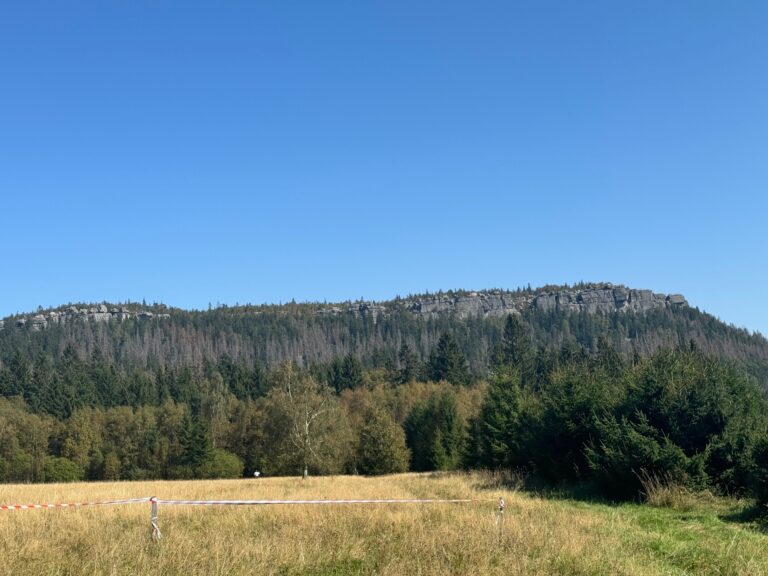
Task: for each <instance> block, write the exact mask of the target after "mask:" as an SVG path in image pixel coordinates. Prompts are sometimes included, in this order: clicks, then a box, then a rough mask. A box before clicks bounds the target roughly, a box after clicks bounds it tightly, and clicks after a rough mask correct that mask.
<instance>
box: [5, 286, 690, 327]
mask: <svg viewBox="0 0 768 576" xmlns="http://www.w3.org/2000/svg"><path fill="white" fill-rule="evenodd" d="M300 306H305V307H306V306H310V305H300ZM684 306H688V301H687V300H686V299H685V297H683V296H682V295H680V294H657V293H655V292H652V291H651V290H636V289H632V288H627V287H625V286H614V285H613V284H608V283H604V284H585V285H579V286H578V287H573V288H569V287H562V288H554V289H539V290H525V291H517V292H511V291H504V290H484V291H479V292H447V293H444V292H440V293H437V294H427V295H421V296H410V297H408V298H402V299H397V300H391V301H388V302H380V303H377V302H366V301H360V302H354V303H350V302H348V303H345V304H323V305H319V307H314V308H312V309H313V310H314V313H316V314H317V315H319V316H341V315H347V314H353V315H358V316H363V317H370V318H373V320H374V321H376V320H377V319H378V318H380V317H384V316H389V315H391V314H395V313H403V312H405V313H410V314H414V315H415V316H417V317H420V318H423V319H429V318H437V317H440V316H450V317H452V318H456V319H459V320H463V319H467V318H489V317H495V316H506V315H507V314H520V313H521V312H524V311H526V310H535V311H538V312H560V311H562V312H586V313H589V314H597V313H601V314H611V313H614V312H645V311H648V310H653V309H657V308H679V307H684ZM129 318H137V319H139V320H149V319H152V318H156V319H166V318H170V314H159V313H153V312H150V311H148V310H143V309H140V308H136V307H135V306H132V307H126V306H117V307H114V306H113V307H109V306H107V305H106V304H98V305H95V306H93V305H91V306H85V307H80V308H78V307H77V306H68V307H66V308H59V309H57V310H50V311H47V312H40V313H37V314H29V315H25V316H20V317H16V318H15V319H14V320H12V324H13V325H15V326H16V328H25V329H28V330H32V331H40V330H43V329H45V328H48V327H49V326H51V325H60V324H68V323H72V322H75V321H89V322H111V321H118V322H122V321H124V320H128V319H129ZM2 328H3V324H2V323H0V330H2Z"/></svg>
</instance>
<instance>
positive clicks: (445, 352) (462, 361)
mask: <svg viewBox="0 0 768 576" xmlns="http://www.w3.org/2000/svg"><path fill="white" fill-rule="evenodd" d="M429 377H430V378H431V379H432V380H434V381H435V382H439V381H440V380H445V381H447V382H450V383H451V384H456V385H459V386H468V385H469V384H470V381H471V376H470V374H469V367H468V365H467V359H466V357H465V356H464V353H463V352H462V351H461V349H460V348H459V345H458V344H457V343H456V340H455V339H454V337H453V335H452V334H451V333H450V332H445V333H444V334H443V335H442V336H440V340H438V342H437V346H435V349H434V350H432V354H431V355H430V357H429Z"/></svg>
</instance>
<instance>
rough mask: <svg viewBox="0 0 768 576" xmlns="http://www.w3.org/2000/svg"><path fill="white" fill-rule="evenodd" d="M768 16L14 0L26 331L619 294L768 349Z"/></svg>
mask: <svg viewBox="0 0 768 576" xmlns="http://www.w3.org/2000/svg"><path fill="white" fill-rule="evenodd" d="M767 30H768V3H767V2H763V1H755V2H746V1H745V2H722V1H716V2H708V1H703V0H691V1H687V2H684V1H674V2H669V1H666V0H665V1H648V2H615V1H613V0H610V1H602V2H597V1H594V2H590V1H586V2H572V1H570V0H569V1H563V2H551V1H544V2H539V1H535V2H534V1H531V2H524V3H521V2H507V1H504V2H482V1H480V2H460V3H459V2H446V1H439V2H437V1H435V2H412V1H409V2H396V1H387V2H343V3H341V2H325V1H323V2H317V1H310V2H293V1H285V2H283V1H281V2H254V1H248V2H234V1H232V2H230V1H228V2H194V1H185V2H171V1H163V0H151V1H136V0H131V1H130V2H129V1H115V0H107V1H105V0H99V1H98V2H97V1H94V2H84V1H76V0H73V1H68V2H60V1H55V2H53V1H52V2H36V1H34V0H30V1H25V2H14V3H5V5H4V6H3V7H2V8H0V198H1V200H2V203H1V204H0V206H1V210H2V224H0V246H1V247H2V252H0V254H2V256H0V264H1V265H2V274H1V275H0V316H4V315H6V314H10V313H14V312H16V311H30V310H33V309H34V308H36V307H37V306H38V305H42V306H51V305H58V304H62V303H67V302H70V301H101V300H108V301H125V300H129V299H130V300H134V301H136V300H139V301H140V300H141V299H142V298H145V299H146V300H147V301H149V302H154V301H158V302H165V303H168V304H170V305H175V306H181V307H192V308H206V307H207V306H208V303H209V302H210V303H213V304H214V305H215V304H216V303H219V302H220V303H226V304H234V303H236V302H239V303H244V302H252V303H262V302H281V301H283V302H284V301H288V300H291V299H292V298H294V299H296V300H300V301H302V300H328V301H335V300H343V299H357V298H360V297H364V298H366V299H387V298H390V297H393V296H395V295H398V294H400V295H405V294H408V293H413V292H423V291H425V290H429V291H436V290H438V289H450V288H470V289H477V288H486V287H502V288H514V287H516V286H519V285H526V284H528V283H530V284H532V285H533V286H537V285H542V284H545V283H565V282H567V283H572V282H577V281H580V280H585V281H603V280H604V281H611V282H615V283H624V284H628V285H630V286H633V287H642V288H651V289H653V290H656V291H660V292H681V293H683V294H685V295H686V296H687V297H688V299H689V301H690V302H691V304H692V305H695V306H698V307H700V308H702V309H704V310H706V311H708V312H710V313H713V314H715V315H717V316H719V317H720V318H722V319H723V320H725V321H727V322H732V323H735V324H737V325H739V326H746V327H747V328H749V329H751V330H760V331H761V332H763V333H764V334H768V305H766V279H767V274H768V272H766V270H767V268H766V264H767V263H768V258H766V249H768V240H767V239H766V217H767V216H768V33H767V32H766V31H767Z"/></svg>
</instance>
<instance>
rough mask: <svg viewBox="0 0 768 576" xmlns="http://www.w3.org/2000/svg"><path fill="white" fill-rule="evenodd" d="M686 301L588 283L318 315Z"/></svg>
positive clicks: (638, 307)
mask: <svg viewBox="0 0 768 576" xmlns="http://www.w3.org/2000/svg"><path fill="white" fill-rule="evenodd" d="M687 305H688V301H687V300H686V299H685V297H684V296H682V295H680V294H671V295H667V294H657V293H654V292H652V291H651V290H636V289H632V288H627V287H626V286H614V285H613V284H609V283H604V284H587V285H584V286H580V287H578V288H559V289H554V290H538V291H519V292H507V291H503V290H493V291H480V292H460V293H455V294H454V293H439V294H433V295H427V296H416V297H409V298H405V299H402V300H394V301H392V302H385V303H381V304H376V303H372V302H357V303H354V304H349V305H346V306H343V305H338V304H337V305H331V306H324V307H322V308H321V309H320V310H319V312H318V313H319V314H322V315H339V314H360V315H363V316H365V315H371V316H372V317H373V318H374V320H375V319H376V318H377V317H378V316H381V315H386V314H390V313H394V312H396V311H398V310H405V311H408V312H411V313H413V314H416V315H418V316H421V317H423V318H434V317H437V316H441V315H446V314H447V315H454V316H456V317H458V318H462V319H464V318H473V317H482V318H487V317H492V316H505V315H507V314H519V313H521V312H523V311H525V310H529V309H533V310H536V311H539V312H550V311H567V312H587V313H590V314H596V313H602V314H611V313H614V312H645V311H647V310H652V309H656V308H674V307H682V306H687Z"/></svg>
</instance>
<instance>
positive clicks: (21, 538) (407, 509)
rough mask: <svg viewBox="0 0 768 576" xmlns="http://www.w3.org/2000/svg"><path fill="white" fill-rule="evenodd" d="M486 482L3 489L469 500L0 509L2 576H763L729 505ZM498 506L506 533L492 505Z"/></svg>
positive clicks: (26, 495) (404, 479)
mask: <svg viewBox="0 0 768 576" xmlns="http://www.w3.org/2000/svg"><path fill="white" fill-rule="evenodd" d="M502 486H503V485H502V484H501V483H500V482H499V481H498V480H497V479H496V478H495V477H493V476H491V475H487V474H455V475H415V474H403V475H396V476H388V477H378V478H362V477H326V478H310V479H308V480H301V479H300V478H260V479H248V480H219V481H185V482H123V483H97V484H59V485H50V484H49V485H4V486H0V503H3V504H13V503H43V502H74V501H80V500H107V499H116V498H134V497H142V496H157V497H159V498H162V499H349V498H475V499H478V501H476V502H472V503H465V504H378V505H330V506H285V507H280V506H269V507H266V506H260V507H181V506H160V510H159V526H160V529H161V530H162V534H163V537H162V539H161V540H160V541H159V542H153V541H152V539H151V538H150V532H151V530H150V505H149V504H148V503H142V504H134V505H126V506H112V507H95V508H81V509H77V510H74V509H56V510H19V511H2V512H0V549H1V550H2V558H3V561H2V563H0V573H2V574H13V575H19V576H20V575H35V576H40V575H64V574H163V575H176V574H179V575H182V574H183V575H185V576H192V575H197V574H221V575H225V574H226V575H230V574H316V575H320V574H382V575H384V574H424V575H427V574H435V575H437V574H606V575H609V574H611V575H613V574H744V575H759V574H765V573H768V537H766V535H764V534H763V533H762V532H761V531H760V530H759V527H758V525H757V524H755V523H754V522H748V521H744V520H743V519H742V518H743V516H744V514H741V515H740V513H741V512H742V508H743V506H742V504H740V503H739V502H735V501H726V500H717V499H711V500H709V501H704V500H695V501H694V502H693V503H692V504H691V503H688V504H686V505H685V506H684V507H678V508H659V507H651V506H648V505H635V504H625V505H620V506H612V505H607V504H594V503H585V502H578V501H574V500H568V499H557V498H551V499H540V498H536V497H533V496H531V495H527V494H525V493H521V492H516V491H514V490H512V489H510V488H503V487H502ZM499 496H503V497H504V498H505V500H506V502H507V508H506V512H505V514H504V520H503V522H501V523H499V522H498V519H497V515H496V508H497V507H496V503H495V501H496V499H497V498H498V497H499Z"/></svg>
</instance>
